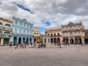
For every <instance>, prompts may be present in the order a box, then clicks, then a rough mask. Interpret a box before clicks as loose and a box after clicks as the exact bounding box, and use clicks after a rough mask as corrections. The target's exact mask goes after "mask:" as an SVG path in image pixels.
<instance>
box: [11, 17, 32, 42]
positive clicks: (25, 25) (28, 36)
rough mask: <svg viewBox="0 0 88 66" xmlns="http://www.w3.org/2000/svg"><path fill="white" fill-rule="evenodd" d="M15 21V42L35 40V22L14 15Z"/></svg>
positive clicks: (13, 19)
mask: <svg viewBox="0 0 88 66" xmlns="http://www.w3.org/2000/svg"><path fill="white" fill-rule="evenodd" d="M12 21H13V27H12V29H13V37H12V39H13V40H12V42H13V44H19V43H30V42H32V41H33V39H32V38H33V24H32V23H30V22H27V20H26V19H19V18H17V17H14V16H13V17H12Z"/></svg>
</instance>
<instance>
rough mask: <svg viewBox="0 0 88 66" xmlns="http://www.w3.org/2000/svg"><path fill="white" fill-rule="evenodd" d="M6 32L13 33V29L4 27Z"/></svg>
mask: <svg viewBox="0 0 88 66" xmlns="http://www.w3.org/2000/svg"><path fill="white" fill-rule="evenodd" d="M3 28H4V30H5V31H9V32H12V28H7V27H3Z"/></svg>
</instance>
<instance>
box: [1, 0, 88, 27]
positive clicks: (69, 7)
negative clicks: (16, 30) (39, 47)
mask: <svg viewBox="0 0 88 66" xmlns="http://www.w3.org/2000/svg"><path fill="white" fill-rule="evenodd" d="M0 2H2V5H0V17H5V18H7V17H11V16H13V15H14V16H16V17H19V18H21V19H24V18H25V19H27V20H28V21H29V22H32V23H33V24H34V26H35V27H42V28H46V27H54V26H60V25H61V24H67V23H68V22H70V21H72V22H75V23H76V22H80V21H82V22H83V24H84V25H85V26H86V28H88V27H87V26H88V25H87V21H88V12H87V11H88V8H87V7H88V5H87V3H88V1H87V0H85V1H84V0H81V1H80V0H75V1H73V0H61V1H59V0H46V1H45V0H18V1H17V0H0ZM12 2H15V3H17V4H21V5H23V6H24V7H26V8H28V9H30V10H31V11H32V12H33V14H31V13H29V12H28V11H25V10H23V9H21V8H19V7H17V6H16V5H15V4H12ZM79 2H80V3H79ZM82 3H85V4H84V5H81V4H82ZM43 20H44V21H47V20H49V22H50V23H51V24H50V26H47V25H46V24H45V23H43V22H42V21H43Z"/></svg>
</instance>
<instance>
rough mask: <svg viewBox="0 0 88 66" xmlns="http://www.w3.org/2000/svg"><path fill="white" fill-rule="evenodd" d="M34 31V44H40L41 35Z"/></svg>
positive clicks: (34, 29) (35, 29) (36, 30)
mask: <svg viewBox="0 0 88 66" xmlns="http://www.w3.org/2000/svg"><path fill="white" fill-rule="evenodd" d="M33 31H34V43H40V42H41V40H42V39H41V33H40V31H39V30H38V29H37V28H33Z"/></svg>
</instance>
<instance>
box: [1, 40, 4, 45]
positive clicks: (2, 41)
mask: <svg viewBox="0 0 88 66" xmlns="http://www.w3.org/2000/svg"><path fill="white" fill-rule="evenodd" d="M3 43H4V39H3V38H1V46H2V45H3Z"/></svg>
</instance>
